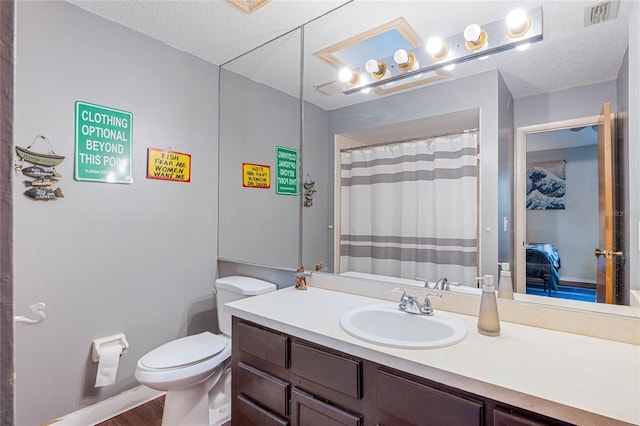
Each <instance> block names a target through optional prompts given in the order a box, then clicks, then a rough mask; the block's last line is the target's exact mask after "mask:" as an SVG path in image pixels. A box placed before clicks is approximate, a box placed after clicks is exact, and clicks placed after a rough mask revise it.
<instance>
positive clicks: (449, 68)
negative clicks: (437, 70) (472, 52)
mask: <svg viewBox="0 0 640 426" xmlns="http://www.w3.org/2000/svg"><path fill="white" fill-rule="evenodd" d="M455 67H456V64H449V65H445V66H444V67H442V68H443V69H444V70H445V71H452V70H453V69H454V68H455Z"/></svg>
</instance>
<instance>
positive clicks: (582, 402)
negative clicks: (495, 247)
mask: <svg viewBox="0 0 640 426" xmlns="http://www.w3.org/2000/svg"><path fill="white" fill-rule="evenodd" d="M381 303H389V304H392V303H393V302H383V301H381V300H379V299H374V298H370V297H364V296H357V295H353V294H347V293H342V292H336V291H329V290H324V289H320V288H313V287H311V288H309V289H308V290H307V291H298V290H295V289H294V288H287V289H283V290H279V291H277V292H275V293H271V294H267V295H263V296H261V297H259V298H253V299H247V300H243V301H238V302H233V303H231V304H228V305H226V309H228V310H229V311H230V313H231V314H232V315H233V316H234V319H233V333H232V336H233V350H232V368H233V373H232V380H233V385H232V393H233V395H232V398H233V399H232V401H233V403H232V406H233V412H232V419H233V423H234V424H239V425H242V424H260V425H289V424H290V425H354V426H356V425H405V424H406V425H411V424H413V425H429V424H433V425H445V424H446V425H458V424H459V425H465V426H466V425H542V424H546V425H564V424H590V425H597V424H603V425H604V424H607V425H611V424H638V422H639V421H640V413H639V412H638V410H639V409H638V402H637V395H638V391H639V386H640V385H639V383H640V379H639V378H638V375H639V373H640V372H639V371H638V370H639V366H638V359H640V358H638V357H639V356H640V348H639V347H638V346H635V345H630V344H624V343H618V342H608V341H603V340H601V339H594V338H590V337H585V336H579V335H574V334H569V333H561V332H555V331H549V330H542V329H538V328H533V327H527V326H522V325H517V324H511V323H505V322H503V323H502V334H501V336H499V337H487V336H483V335H480V334H479V333H478V332H477V331H476V320H477V318H476V317H473V316H468V315H460V314H453V313H447V314H448V315H449V314H450V315H455V316H456V317H457V318H458V319H460V320H461V321H463V322H464V324H465V325H466V327H467V330H468V331H467V336H466V338H465V339H464V340H463V341H461V342H459V343H457V344H454V345H452V346H447V347H443V348H438V349H419V350H416V349H397V348H391V347H385V346H379V345H376V344H371V343H367V342H364V341H361V340H358V339H356V338H354V337H351V336H350V335H348V334H347V333H345V332H344V331H343V330H342V329H341V328H340V325H339V321H340V316H341V315H342V313H343V312H345V311H347V310H349V309H353V308H355V307H359V306H367V305H372V306H373V305H379V304H381ZM407 315H409V314H407ZM605 362H606V363H607V370H608V372H607V374H606V375H604V374H602V373H601V371H599V370H598V368H593V367H594V366H596V365H603V363H605Z"/></svg>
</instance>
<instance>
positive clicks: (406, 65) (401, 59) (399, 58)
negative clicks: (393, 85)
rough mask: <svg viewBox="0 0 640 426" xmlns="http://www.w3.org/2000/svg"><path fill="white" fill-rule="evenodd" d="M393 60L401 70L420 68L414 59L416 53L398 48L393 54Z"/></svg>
mask: <svg viewBox="0 0 640 426" xmlns="http://www.w3.org/2000/svg"><path fill="white" fill-rule="evenodd" d="M393 61H394V62H395V63H396V64H398V66H399V67H400V69H401V70H402V71H410V70H415V69H418V68H420V63H418V61H417V60H416V55H414V54H413V53H410V52H407V51H406V50H404V49H398V50H396V51H395V53H394V54H393Z"/></svg>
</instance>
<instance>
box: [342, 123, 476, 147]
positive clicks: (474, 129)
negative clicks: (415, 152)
mask: <svg viewBox="0 0 640 426" xmlns="http://www.w3.org/2000/svg"><path fill="white" fill-rule="evenodd" d="M478 130H480V129H479V128H477V127H474V128H473V129H464V130H455V131H453V132H446V133H438V134H435V135H426V136H415V137H412V138H411V139H404V140H400V141H389V142H379V143H372V144H369V145H358V146H354V147H351V148H343V149H341V150H340V152H349V151H354V150H356V149H366V148H375V147H377V146H383V145H396V144H401V143H405V142H411V141H416V140H419V139H433V138H441V137H443V136H450V135H457V134H463V133H471V132H477V131H478Z"/></svg>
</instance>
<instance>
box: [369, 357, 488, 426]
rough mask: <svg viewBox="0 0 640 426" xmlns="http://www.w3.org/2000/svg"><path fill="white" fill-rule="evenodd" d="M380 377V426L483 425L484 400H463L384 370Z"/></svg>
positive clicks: (377, 401) (378, 400) (377, 382)
mask: <svg viewBox="0 0 640 426" xmlns="http://www.w3.org/2000/svg"><path fill="white" fill-rule="evenodd" d="M376 376H377V377H376V387H377V392H376V408H378V411H379V414H378V420H377V423H378V424H379V425H380V426H386V425H389V426H399V425H403V424H406V425H421V426H422V425H424V426H428V425H434V426H439V425H465V426H476V425H481V424H483V417H484V411H483V410H484V403H483V401H482V400H480V399H471V398H463V397H460V396H457V395H454V394H452V393H448V392H443V391H440V390H438V389H434V388H432V387H430V386H427V385H423V384H421V383H417V382H415V381H412V380H408V379H405V378H403V377H398V376H396V375H394V374H392V373H389V372H386V371H383V370H378V372H377V375H376Z"/></svg>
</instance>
